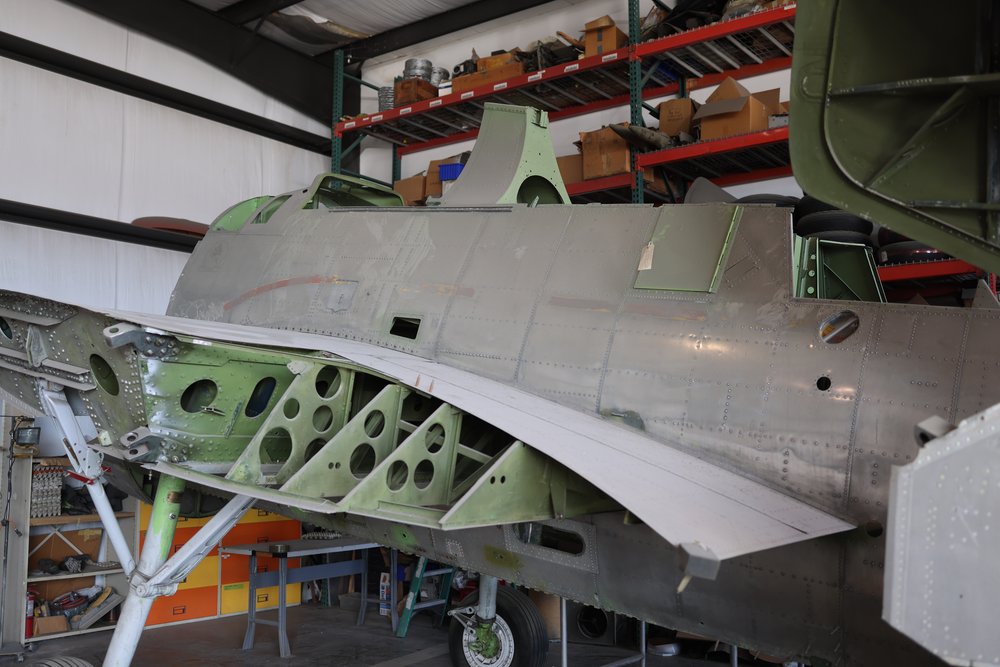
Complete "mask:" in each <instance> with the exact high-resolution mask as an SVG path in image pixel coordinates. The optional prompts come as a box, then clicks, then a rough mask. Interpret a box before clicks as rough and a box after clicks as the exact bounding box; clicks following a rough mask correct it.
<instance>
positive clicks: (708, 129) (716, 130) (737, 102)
mask: <svg viewBox="0 0 1000 667" xmlns="http://www.w3.org/2000/svg"><path fill="white" fill-rule="evenodd" d="M770 93H771V91H766V93H764V97H765V100H766V103H765V102H762V101H761V100H759V99H757V98H756V97H755V96H753V95H751V94H750V91H748V90H747V89H746V88H744V87H743V86H741V85H740V84H739V83H737V82H736V80H735V79H733V78H732V77H730V78H728V79H726V80H725V81H723V82H722V83H721V84H719V87H718V88H716V89H715V92H713V93H712V94H711V95H710V96H709V97H708V99H707V100H706V101H705V104H703V105H702V107H701V108H700V109H698V111H697V112H696V113H695V114H694V116H693V120H698V121H701V138H702V140H703V141H704V140H707V139H721V138H723V137H731V136H734V135H737V134H747V133H748V132H759V131H761V130H766V129H767V118H768V115H769V113H768V105H769V104H771V103H772V99H771V98H772V96H771V94H770ZM773 97H774V100H773V103H774V105H775V106H776V105H777V96H776V95H775V96H773Z"/></svg>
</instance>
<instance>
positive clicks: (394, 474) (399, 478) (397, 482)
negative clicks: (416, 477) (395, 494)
mask: <svg viewBox="0 0 1000 667" xmlns="http://www.w3.org/2000/svg"><path fill="white" fill-rule="evenodd" d="M409 476H410V469H409V468H407V467H406V463H405V462H403V461H393V463H392V465H391V466H389V472H387V473H386V476H385V483H386V486H388V487H389V490H390V491H399V490H400V489H401V488H403V485H404V484H406V478H407V477H409Z"/></svg>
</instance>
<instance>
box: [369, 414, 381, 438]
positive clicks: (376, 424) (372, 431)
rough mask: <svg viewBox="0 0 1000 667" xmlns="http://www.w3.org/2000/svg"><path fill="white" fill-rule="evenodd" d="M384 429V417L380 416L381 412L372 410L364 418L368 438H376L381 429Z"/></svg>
mask: <svg viewBox="0 0 1000 667" xmlns="http://www.w3.org/2000/svg"><path fill="white" fill-rule="evenodd" d="M383 428H385V415H384V414H382V411H381V410H372V411H371V412H370V413H368V416H367V417H365V433H367V434H368V437H369V438H377V437H378V436H379V435H381V434H382V429H383Z"/></svg>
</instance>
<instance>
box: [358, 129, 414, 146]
mask: <svg viewBox="0 0 1000 667" xmlns="http://www.w3.org/2000/svg"><path fill="white" fill-rule="evenodd" d="M395 129H396V128H393V130H395ZM362 132H363V133H364V134H365V135H366V136H369V137H372V138H373V139H378V140H379V141H384V142H386V143H389V144H393V145H394V146H405V145H406V142H405V141H400V140H399V139H393V138H392V137H387V136H385V135H382V134H379V133H378V132H372V131H371V130H368V129H365V130H362Z"/></svg>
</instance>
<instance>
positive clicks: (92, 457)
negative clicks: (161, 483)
mask: <svg viewBox="0 0 1000 667" xmlns="http://www.w3.org/2000/svg"><path fill="white" fill-rule="evenodd" d="M41 394H42V401H43V403H44V404H45V408H46V410H45V411H46V412H47V413H49V415H50V416H52V417H53V418H55V420H56V423H58V424H59V428H60V429H62V432H63V446H64V447H65V449H66V454H67V456H69V460H70V463H71V464H72V466H73V470H75V471H76V473H77V475H79V476H80V477H83V478H85V480H87V481H86V484H85V485H84V486H86V488H87V492H88V493H89V494H90V499H91V500H92V501H93V503H94V508H95V509H96V510H97V514H98V516H100V517H101V523H102V524H103V525H104V532H105V534H106V535H107V536H108V539H109V540H110V541H111V545H112V546H113V547H114V548H115V554H116V555H117V556H118V560H119V562H121V564H122V569H123V570H125V574H126V576H129V577H131V576H132V571H133V570H134V569H135V558H134V556H133V555H132V550H131V549H130V548H129V545H128V540H126V539H125V535H124V534H123V533H122V529H121V526H120V525H119V524H118V519H117V518H116V517H115V511H114V510H113V509H111V503H110V502H109V501H108V496H107V494H105V493H104V485H103V484H102V483H101V477H103V476H104V470H103V469H102V467H101V463H102V462H103V460H104V456H103V455H101V454H99V453H97V452H95V451H94V450H93V449H91V448H90V447H88V446H87V439H86V437H84V435H83V431H82V430H81V429H80V423H79V422H78V421H77V420H76V415H74V414H73V408H71V407H70V405H69V401H67V400H66V394H65V393H63V391H62V389H59V390H51V389H43V390H42V391H41Z"/></svg>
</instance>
